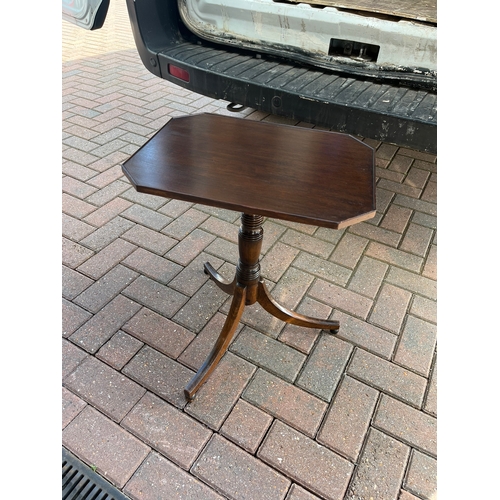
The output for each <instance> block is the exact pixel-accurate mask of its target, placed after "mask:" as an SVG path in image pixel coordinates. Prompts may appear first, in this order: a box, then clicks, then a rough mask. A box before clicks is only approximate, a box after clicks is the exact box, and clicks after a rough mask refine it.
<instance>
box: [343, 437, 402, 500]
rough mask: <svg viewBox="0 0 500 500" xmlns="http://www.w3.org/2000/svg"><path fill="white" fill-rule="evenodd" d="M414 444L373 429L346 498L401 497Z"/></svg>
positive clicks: (379, 499)
mask: <svg viewBox="0 0 500 500" xmlns="http://www.w3.org/2000/svg"><path fill="white" fill-rule="evenodd" d="M409 454H410V448H409V447H408V446H406V445H404V444H403V443H401V442H399V441H396V440H395V439H393V438H392V437H390V436H387V435H386V434H383V433H382V432H379V431H377V430H376V429H371V430H370V433H369V434H368V440H367V443H366V446H365V449H364V450H363V454H362V456H361V459H360V462H359V466H358V467H357V469H356V473H355V476H354V479H353V481H352V483H351V484H350V486H349V490H348V491H347V494H346V496H345V500H357V499H359V498H363V499H364V498H371V499H373V500H398V495H399V491H400V488H401V483H402V481H403V475H404V471H405V469H406V464H407V461H408V457H409Z"/></svg>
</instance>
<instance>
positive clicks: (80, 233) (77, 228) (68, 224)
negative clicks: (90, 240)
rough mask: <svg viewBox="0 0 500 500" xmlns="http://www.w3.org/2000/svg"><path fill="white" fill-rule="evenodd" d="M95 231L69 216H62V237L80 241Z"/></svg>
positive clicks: (93, 228) (88, 225)
mask: <svg viewBox="0 0 500 500" xmlns="http://www.w3.org/2000/svg"><path fill="white" fill-rule="evenodd" d="M93 231H95V227H94V226H91V225H90V224H87V223H85V222H82V221H80V220H78V219H75V218H74V217H70V216H69V215H66V214H62V235H63V236H64V237H65V238H68V239H70V240H73V241H80V240H82V239H83V238H85V237H86V236H88V235H89V234H90V233H92V232H93Z"/></svg>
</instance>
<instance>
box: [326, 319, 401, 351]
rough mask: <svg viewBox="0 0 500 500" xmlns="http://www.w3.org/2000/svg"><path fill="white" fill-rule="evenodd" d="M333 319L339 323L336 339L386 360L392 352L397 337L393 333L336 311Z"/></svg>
mask: <svg viewBox="0 0 500 500" xmlns="http://www.w3.org/2000/svg"><path fill="white" fill-rule="evenodd" d="M333 319H336V320H338V321H340V328H339V333H338V334H337V337H339V338H342V339H345V340H348V341H349V342H351V343H353V344H355V345H357V346H360V347H363V348H364V349H366V350H368V351H371V352H373V353H376V354H377V355H378V356H381V357H383V358H386V359H389V358H390V357H391V355H392V353H393V352H394V348H395V346H396V341H397V336H396V335H394V334H393V333H391V332H388V331H387V330H384V329H382V328H378V327H376V326H374V325H371V324H370V323H367V322H366V321H362V320H360V319H358V318H354V317H353V316H349V315H347V314H343V313H340V312H338V311H336V312H335V314H334V315H333Z"/></svg>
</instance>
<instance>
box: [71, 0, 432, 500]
mask: <svg viewBox="0 0 500 500" xmlns="http://www.w3.org/2000/svg"><path fill="white" fill-rule="evenodd" d="M62 98H63V125H62V129H63V139H62V140H63V153H62V156H63V162H62V163H63V164H62V173H63V179H62V191H63V193H62V212H63V224H62V230H63V234H62V237H63V238H62V265H63V267H62V269H63V271H62V281H63V283H62V295H63V302H62V306H63V324H62V326H63V331H62V336H63V340H62V384H63V390H62V408H63V414H62V417H63V418H62V426H63V431H62V433H63V434H62V435H63V438H62V443H63V446H65V447H67V448H68V449H69V450H70V451H71V452H72V453H73V454H75V455H76V456H77V457H78V458H79V459H81V460H82V461H84V462H85V463H87V464H88V465H90V466H93V467H95V468H96V471H97V472H98V473H99V474H100V475H102V476H103V477H104V478H105V479H107V480H108V481H110V482H111V483H113V484H114V485H115V486H116V487H117V488H119V489H120V490H122V492H123V493H124V494H125V495H127V496H128V497H130V498H131V499H133V500H139V499H140V500H156V499H162V500H165V499H172V500H175V499H179V500H201V499H203V500H205V499H206V500H212V499H213V500H216V499H250V500H268V499H274V498H276V499H283V500H315V499H322V500H329V499H335V500H370V499H373V500H377V499H378V500H427V499H433V500H434V499H435V498H436V492H437V479H436V478H437V443H436V441H437V440H436V427H437V349H436V339H437V309H436V297H437V287H436V278H437V267H436V260H437V218H436V214H437V205H436V185H437V184H436V183H437V164H436V158H435V157H434V156H433V155H430V154H427V153H420V152H417V151H412V150H409V149H407V148H398V147H397V146H394V145H391V144H386V143H383V142H378V141H373V140H368V139H365V142H367V143H368V144H369V145H371V146H372V147H374V148H375V149H376V161H377V213H376V216H375V217H374V218H373V219H372V220H370V221H366V222H363V223H360V224H356V225H354V226H352V227H350V228H347V229H344V230H341V231H334V230H330V229H325V228H317V227H314V226H308V225H303V224H296V223H289V222H285V221H280V220H275V219H266V220H265V223H264V230H265V237H264V244H263V248H262V253H263V255H262V259H261V266H262V273H263V276H264V278H265V280H266V283H267V284H268V287H269V289H270V290H271V293H272V294H273V296H275V297H276V298H277V299H278V300H280V301H281V302H282V303H283V304H284V305H285V306H287V307H289V308H293V309H295V310H297V311H298V312H300V313H302V314H308V315H312V316H317V317H322V318H333V319H338V320H339V321H340V323H341V326H340V330H339V332H338V334H336V335H332V334H330V333H329V332H323V331H321V330H308V329H304V328H300V327H297V326H294V325H285V324H284V323H283V322H281V321H279V320H277V319H275V318H273V317H271V316H270V315H269V314H268V313H266V312H265V311H263V310H262V308H260V306H259V307H257V305H254V306H251V307H248V308H246V309H245V312H244V314H243V318H242V321H241V324H240V325H239V327H238V329H237V332H236V335H235V339H234V341H233V342H232V344H231V345H230V347H229V350H228V352H227V353H226V354H225V356H224V357H223V359H222V360H221V363H220V364H219V366H218V367H217V369H216V370H215V372H214V373H213V374H212V376H211V377H210V378H209V380H208V382H207V383H206V384H205V385H204V386H203V387H202V388H201V389H200V391H199V393H198V395H197V397H196V399H195V400H194V401H192V402H190V403H187V402H186V400H185V398H184V395H183V388H184V386H185V385H186V383H187V382H188V381H189V380H190V378H191V377H192V376H193V374H194V372H195V370H197V369H198V368H199V367H200V366H201V364H202V363H203V361H204V360H205V358H206V356H207V354H208V352H209V350H210V349H211V347H212V345H213V343H214V342H215V339H216V337H217V335H218V333H219V332H220V329H221V328H222V325H223V323H224V320H225V318H226V315H227V313H228V309H229V300H228V296H227V295H226V294H225V293H223V292H222V291H221V290H219V289H218V288H217V287H216V286H215V285H214V283H213V282H211V281H210V280H208V277H207V276H206V275H205V274H204V272H203V263H204V262H207V261H209V262H210V263H211V264H212V265H213V266H214V267H215V268H216V269H218V270H219V272H220V273H221V274H222V275H224V276H225V277H227V278H228V279H231V278H232V276H233V275H234V271H235V265H236V263H237V258H238V251H237V231H238V227H239V214H237V213H235V212H232V211H229V210H223V209H217V208H213V207H207V206H203V205H198V204H194V203H187V202H182V201H178V200H170V199H164V198H159V197H155V196H151V195H145V194H141V193H137V192H136V191H135V190H134V189H133V187H132V186H131V185H130V183H129V182H128V181H127V179H126V178H125V177H124V176H123V175H122V174H121V162H123V161H125V160H126V159H127V158H128V157H129V156H130V155H131V154H133V153H134V152H135V151H136V150H137V149H138V147H139V146H140V145H142V144H144V143H145V142H146V141H147V140H148V139H149V138H150V137H152V135H153V134H154V133H155V132H157V131H158V130H159V129H160V128H161V127H162V126H163V125H164V124H165V123H166V122H167V121H168V120H169V119H171V118H172V117H175V116H181V115H184V114H194V113H203V112H210V113H218V114H229V113H230V112H229V111H227V110H226V105H227V103H226V102H222V101H217V100H213V99H209V98H206V97H203V96H200V95H197V94H194V93H192V92H190V91H187V90H185V89H183V88H181V87H178V86H176V85H173V84H171V83H168V82H166V81H164V80H161V79H160V78H157V77H155V76H153V75H152V74H150V73H149V72H148V71H147V70H146V69H145V68H144V66H143V64H142V62H141V60H140V58H139V55H138V53H137V49H136V48H135V44H134V41H133V36H132V32H131V29H130V22H129V20H128V15H127V12H126V7H125V3H124V2H111V5H110V8H109V14H108V19H107V21H106V23H105V25H104V27H103V29H102V30H98V31H94V32H86V31H83V30H81V29H79V28H76V27H74V26H72V25H70V24H68V23H65V22H63V96H62ZM231 116H235V115H234V113H231ZM236 116H238V117H240V118H242V119H250V120H259V121H270V122H278V123H285V124H288V125H298V126H306V127H311V125H310V124H306V123H301V124H297V123H295V122H292V121H290V120H287V119H284V118H278V117H275V116H270V115H267V114H266V113H263V112H257V111H255V110H253V109H249V108H247V109H245V110H244V111H242V112H240V113H239V114H238V115H236Z"/></svg>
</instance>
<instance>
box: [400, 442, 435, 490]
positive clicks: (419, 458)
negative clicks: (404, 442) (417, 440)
mask: <svg viewBox="0 0 500 500" xmlns="http://www.w3.org/2000/svg"><path fill="white" fill-rule="evenodd" d="M404 486H405V489H407V490H408V491H411V492H413V493H415V494H416V495H418V496H419V497H421V498H425V499H426V500H432V499H433V498H436V497H437V461H436V459H434V458H432V457H429V456H428V455H424V454H423V453H420V452H419V451H417V450H414V451H413V453H412V457H411V460H410V466H409V469H408V475H407V477H406V480H405V485H404Z"/></svg>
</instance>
